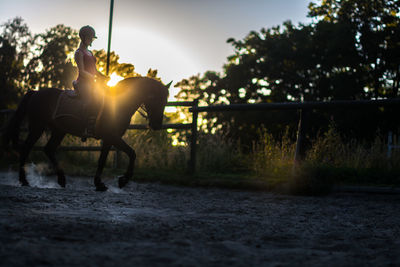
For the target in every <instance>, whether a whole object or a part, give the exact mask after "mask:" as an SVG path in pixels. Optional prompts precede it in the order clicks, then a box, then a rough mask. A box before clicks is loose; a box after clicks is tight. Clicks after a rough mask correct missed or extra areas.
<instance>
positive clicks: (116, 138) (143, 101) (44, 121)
mask: <svg viewBox="0 0 400 267" xmlns="http://www.w3.org/2000/svg"><path fill="white" fill-rule="evenodd" d="M170 85H171V83H169V84H168V85H163V84H162V83H161V82H159V81H157V80H154V79H151V78H147V77H135V78H127V79H125V80H122V81H120V82H119V83H118V84H117V85H116V86H115V87H114V90H112V91H108V92H107V93H105V94H104V105H103V109H102V112H101V114H100V115H99V117H98V122H97V123H96V132H95V133H96V138H98V139H102V140H103V143H102V147H101V154H100V157H99V160H98V166H97V171H96V174H95V176H94V185H95V186H96V190H98V191H105V190H107V187H106V186H105V185H104V183H103V182H102V181H101V178H100V176H101V173H102V171H103V168H104V165H105V162H106V159H107V155H108V152H109V151H110V148H111V146H114V147H115V148H116V149H118V150H121V151H123V152H125V153H126V154H127V155H128V156H129V164H128V167H127V170H126V173H125V174H124V175H122V176H120V177H119V180H118V184H119V187H121V188H122V187H123V186H125V185H126V184H127V183H128V181H129V179H130V178H131V177H132V175H133V170H134V163H135V158H136V154H135V151H134V150H133V149H132V148H131V147H130V146H129V145H128V144H126V143H125V141H124V140H123V139H122V136H123V134H124V133H125V131H126V129H127V128H128V126H129V124H130V121H131V117H132V115H133V114H134V113H135V112H136V111H137V110H138V109H139V107H141V106H143V105H144V109H145V110H146V112H147V118H148V120H149V126H150V128H152V129H153V130H159V129H161V126H162V120H163V115H164V108H165V105H166V103H167V98H168V94H169V93H168V88H169V86H170ZM62 92H63V90H60V89H55V88H46V89H41V90H39V91H28V92H27V93H26V94H25V96H24V97H23V98H22V100H21V103H20V104H19V106H18V108H17V110H16V112H15V113H14V115H13V117H12V118H11V120H10V122H9V124H8V127H7V129H6V133H5V135H4V140H3V141H4V143H5V145H8V144H9V143H10V141H12V142H13V144H14V146H16V144H18V142H19V137H18V136H19V128H20V125H21V123H22V121H23V119H24V117H25V116H27V117H28V129H29V133H28V136H27V138H26V140H25V141H24V142H23V143H22V145H20V146H19V152H20V155H19V156H20V162H19V182H20V183H21V185H24V186H29V183H28V181H27V180H26V173H25V170H24V164H25V161H26V159H27V157H28V155H29V153H30V151H31V149H32V147H33V145H34V144H35V143H36V141H37V140H38V139H39V138H40V136H41V135H42V133H43V131H44V130H45V129H46V128H48V129H50V131H51V137H50V139H49V141H48V143H47V144H46V146H45V148H44V152H45V153H46V155H47V156H48V158H49V159H50V162H51V164H52V166H53V168H54V170H55V172H56V174H57V178H58V184H59V185H60V186H61V187H65V183H66V181H65V175H64V172H63V170H62V169H61V168H60V167H59V165H58V163H57V160H56V155H55V154H56V149H57V147H58V146H59V145H60V143H61V141H62V140H63V138H64V136H65V134H67V133H68V134H72V135H75V136H82V133H83V132H84V128H85V124H84V123H83V120H79V119H78V118H74V117H69V116H65V117H59V118H57V117H54V116H53V114H54V111H55V109H57V106H58V99H59V96H60V94H61V93H62Z"/></svg>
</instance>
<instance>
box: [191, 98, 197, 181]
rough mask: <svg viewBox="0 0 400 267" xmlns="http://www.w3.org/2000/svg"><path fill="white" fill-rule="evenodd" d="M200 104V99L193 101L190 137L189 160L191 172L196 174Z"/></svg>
mask: <svg viewBox="0 0 400 267" xmlns="http://www.w3.org/2000/svg"><path fill="white" fill-rule="evenodd" d="M198 105H199V100H198V99H195V100H194V101H193V108H194V110H193V116H192V136H191V139H190V160H189V172H190V173H191V174H194V173H195V172H196V143H197V117H198V115H199V113H198V112H197V111H196V108H197V107H198Z"/></svg>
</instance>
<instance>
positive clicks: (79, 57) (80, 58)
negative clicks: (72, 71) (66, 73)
mask: <svg viewBox="0 0 400 267" xmlns="http://www.w3.org/2000/svg"><path fill="white" fill-rule="evenodd" d="M75 62H76V65H78V70H79V75H81V76H82V77H84V78H88V79H94V75H92V74H91V73H90V72H87V71H86V70H85V63H83V53H82V52H80V51H76V52H75Z"/></svg>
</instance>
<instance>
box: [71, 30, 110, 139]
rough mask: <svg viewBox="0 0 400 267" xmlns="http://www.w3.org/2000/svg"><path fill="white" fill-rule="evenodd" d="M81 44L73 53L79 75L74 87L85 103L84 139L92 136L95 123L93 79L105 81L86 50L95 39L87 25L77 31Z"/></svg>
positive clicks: (94, 59) (93, 33)
mask: <svg viewBox="0 0 400 267" xmlns="http://www.w3.org/2000/svg"><path fill="white" fill-rule="evenodd" d="M79 37H80V39H81V42H80V44H79V47H78V49H77V50H76V51H75V62H76V64H77V65H78V70H79V75H78V79H77V80H76V81H75V82H74V87H75V89H77V91H78V94H79V95H80V96H81V98H82V99H83V100H84V101H85V102H86V103H85V104H86V105H85V106H86V112H85V113H86V116H87V119H86V120H87V127H86V129H85V133H84V137H86V136H93V135H94V127H95V123H96V113H97V111H96V99H95V98H96V95H95V94H94V88H95V87H94V81H95V79H99V78H100V79H103V80H104V79H107V77H106V76H104V75H103V74H101V73H100V72H99V71H98V70H97V68H96V58H95V57H94V55H93V54H92V52H91V51H90V50H89V49H88V47H89V46H91V45H92V42H93V39H95V38H97V37H96V32H95V31H94V29H93V28H92V27H91V26H89V25H87V26H83V27H82V28H81V29H80V30H79Z"/></svg>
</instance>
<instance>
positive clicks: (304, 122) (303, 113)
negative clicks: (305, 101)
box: [294, 109, 310, 166]
mask: <svg viewBox="0 0 400 267" xmlns="http://www.w3.org/2000/svg"><path fill="white" fill-rule="evenodd" d="M299 112H300V118H299V125H298V129H297V142H296V151H295V154H294V165H295V166H296V165H297V164H298V163H300V161H301V160H303V159H304V156H305V152H306V144H305V138H306V131H307V128H308V115H309V113H310V110H309V109H300V110H299Z"/></svg>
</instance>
